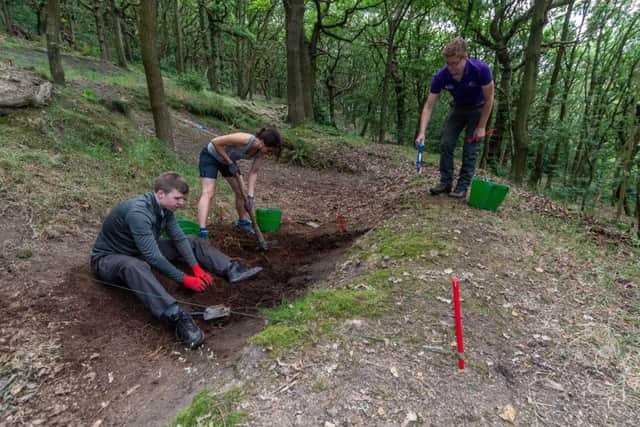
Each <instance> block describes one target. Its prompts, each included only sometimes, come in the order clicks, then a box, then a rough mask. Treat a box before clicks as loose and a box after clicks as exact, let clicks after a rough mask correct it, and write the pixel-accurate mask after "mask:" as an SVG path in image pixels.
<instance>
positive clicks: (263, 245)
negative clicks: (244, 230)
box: [238, 174, 269, 252]
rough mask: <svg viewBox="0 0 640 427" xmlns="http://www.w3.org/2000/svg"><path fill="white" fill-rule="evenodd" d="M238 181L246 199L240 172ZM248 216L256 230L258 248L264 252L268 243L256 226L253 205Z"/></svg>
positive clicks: (267, 248)
mask: <svg viewBox="0 0 640 427" xmlns="http://www.w3.org/2000/svg"><path fill="white" fill-rule="evenodd" d="M238 183H239V184H240V194H242V198H243V199H244V200H245V201H246V200H247V193H246V191H245V189H244V179H242V174H238ZM249 217H250V218H251V224H253V229H254V230H255V232H256V237H257V238H258V245H260V250H262V251H264V252H266V251H268V250H269V245H268V244H267V241H266V240H264V236H263V235H262V231H260V227H258V223H257V222H256V211H255V206H252V207H251V210H249Z"/></svg>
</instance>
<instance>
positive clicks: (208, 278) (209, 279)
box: [191, 264, 213, 286]
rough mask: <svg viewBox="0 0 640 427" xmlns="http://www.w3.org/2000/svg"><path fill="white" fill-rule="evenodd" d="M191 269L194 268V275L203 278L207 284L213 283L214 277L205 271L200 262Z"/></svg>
mask: <svg viewBox="0 0 640 427" xmlns="http://www.w3.org/2000/svg"><path fill="white" fill-rule="evenodd" d="M191 270H193V275H194V276H196V277H197V278H198V279H200V280H202V281H203V282H204V283H205V284H206V285H207V286H211V285H213V277H212V276H211V275H210V274H209V273H207V272H206V271H204V270H203V269H202V268H201V267H200V266H199V265H198V264H196V265H194V266H193V267H191Z"/></svg>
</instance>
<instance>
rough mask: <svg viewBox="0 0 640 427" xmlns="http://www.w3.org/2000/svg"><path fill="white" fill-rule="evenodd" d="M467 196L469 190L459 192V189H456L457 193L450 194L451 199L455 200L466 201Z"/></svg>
mask: <svg viewBox="0 0 640 427" xmlns="http://www.w3.org/2000/svg"><path fill="white" fill-rule="evenodd" d="M466 195H467V190H458V189H457V188H456V189H455V191H452V192H451V193H449V197H453V198H454V199H464V198H465V197H466Z"/></svg>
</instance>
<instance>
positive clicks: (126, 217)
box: [91, 172, 262, 349]
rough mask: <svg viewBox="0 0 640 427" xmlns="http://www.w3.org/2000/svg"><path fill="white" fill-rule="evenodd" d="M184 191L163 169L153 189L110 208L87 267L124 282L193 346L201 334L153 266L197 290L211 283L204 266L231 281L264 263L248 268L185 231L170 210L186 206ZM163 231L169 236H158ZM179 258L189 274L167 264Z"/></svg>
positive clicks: (185, 187)
mask: <svg viewBox="0 0 640 427" xmlns="http://www.w3.org/2000/svg"><path fill="white" fill-rule="evenodd" d="M188 192H189V185H188V184H187V183H186V182H185V181H184V180H183V179H182V178H181V177H180V175H178V174H177V173H175V172H167V173H164V174H162V175H160V176H159V177H158V178H156V180H155V189H154V192H148V193H145V194H142V195H140V196H137V197H134V198H132V199H129V200H126V201H124V202H122V203H120V204H119V205H118V206H116V207H115V208H113V209H112V210H111V212H110V213H109V215H108V216H107V218H106V219H105V220H104V223H103V224H102V228H101V229H100V233H99V234H98V238H97V239H96V242H95V244H94V246H93V251H92V252H91V269H92V270H93V272H94V273H95V275H96V276H97V277H98V278H99V279H100V280H104V281H105V282H112V283H123V284H125V285H127V286H128V287H129V288H130V289H132V290H133V291H134V292H135V293H136V295H137V296H138V298H140V300H141V301H142V303H143V304H144V305H145V306H146V307H147V308H148V309H149V310H150V311H151V313H152V314H153V315H154V316H155V317H156V318H158V319H162V320H167V321H169V322H171V323H172V324H174V325H175V328H176V336H177V337H178V339H180V341H182V342H183V343H184V344H185V345H186V346H187V347H189V348H191V349H193V348H196V347H198V346H199V345H200V344H202V342H203V341H204V333H203V332H202V330H200V328H199V327H198V326H197V325H196V324H195V322H194V321H193V319H192V318H191V316H190V315H189V314H187V313H185V312H184V311H183V310H182V309H181V308H180V307H179V306H178V304H177V302H176V300H175V299H174V298H173V297H172V296H171V295H169V293H167V291H166V290H165V288H164V287H163V286H162V284H161V283H160V282H159V281H158V279H156V277H155V276H154V275H153V273H152V271H151V267H153V268H155V269H156V270H158V271H159V272H160V273H162V274H164V275H165V276H167V277H169V278H171V279H173V280H175V281H176V282H178V283H181V284H183V285H184V286H186V287H187V288H189V289H191V290H194V291H196V292H203V291H204V290H206V289H207V288H208V287H210V286H212V285H213V277H212V276H211V275H210V274H209V273H207V271H210V272H213V273H215V274H216V275H218V276H221V277H224V278H226V279H227V280H228V281H229V282H231V283H235V282H238V281H241V280H245V279H249V278H251V277H253V276H255V275H256V274H258V273H259V272H260V271H262V267H253V268H250V269H248V268H246V267H245V266H243V265H242V264H241V263H240V262H238V261H234V260H231V259H230V258H229V257H228V256H226V255H224V254H223V253H222V252H220V251H219V250H217V249H214V248H212V247H211V246H210V245H209V243H208V242H207V241H205V240H202V239H200V238H197V237H194V236H185V234H184V233H183V232H182V230H181V229H180V227H179V226H178V223H177V221H176V217H175V214H174V212H175V211H176V210H178V209H180V208H182V207H183V206H184V205H185V202H186V196H187V194H188ZM162 231H166V232H167V235H168V239H160V233H162ZM180 257H181V258H182V259H183V260H184V261H185V262H186V263H187V264H188V265H189V266H190V267H191V271H192V272H193V275H187V274H185V273H183V272H182V271H180V270H179V269H178V268H176V267H175V266H174V265H173V264H171V262H170V261H173V260H175V259H177V258H180ZM200 265H202V267H201V266H200ZM203 267H204V268H203Z"/></svg>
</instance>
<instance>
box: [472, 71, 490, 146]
mask: <svg viewBox="0 0 640 427" xmlns="http://www.w3.org/2000/svg"><path fill="white" fill-rule="evenodd" d="M493 93H494V85H493V82H491V83H489V84H488V85H484V86H482V94H483V95H484V106H483V107H482V111H481V112H480V120H479V121H478V126H477V127H476V129H475V131H474V132H473V140H474V141H475V140H478V139H480V138H484V136H485V135H486V134H487V121H488V120H489V115H490V114H491V109H492V108H493Z"/></svg>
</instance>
